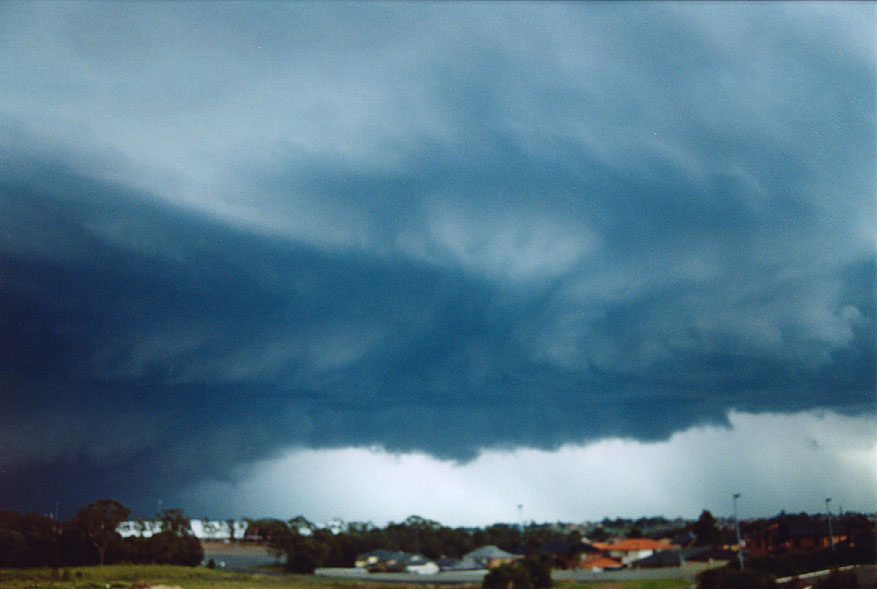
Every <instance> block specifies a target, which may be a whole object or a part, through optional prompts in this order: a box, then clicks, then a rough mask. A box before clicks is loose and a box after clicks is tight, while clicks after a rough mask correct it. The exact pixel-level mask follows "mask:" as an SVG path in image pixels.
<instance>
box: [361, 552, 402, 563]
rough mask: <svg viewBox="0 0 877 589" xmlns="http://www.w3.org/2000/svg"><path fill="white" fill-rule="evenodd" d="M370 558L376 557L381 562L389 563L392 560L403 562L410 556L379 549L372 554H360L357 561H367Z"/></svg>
mask: <svg viewBox="0 0 877 589" xmlns="http://www.w3.org/2000/svg"><path fill="white" fill-rule="evenodd" d="M370 556H374V557H376V558H377V559H378V560H380V561H384V562H387V561H391V560H395V561H401V560H402V559H404V558H405V557H406V556H409V555H408V554H406V553H404V552H393V551H392V550H383V549H378V550H372V551H371V552H366V553H364V554H360V555H359V556H357V557H356V559H357V560H366V559H368V558H369V557H370Z"/></svg>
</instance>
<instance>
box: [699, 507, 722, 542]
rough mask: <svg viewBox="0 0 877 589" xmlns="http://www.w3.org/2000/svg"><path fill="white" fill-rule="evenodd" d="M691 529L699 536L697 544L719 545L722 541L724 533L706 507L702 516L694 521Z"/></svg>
mask: <svg viewBox="0 0 877 589" xmlns="http://www.w3.org/2000/svg"><path fill="white" fill-rule="evenodd" d="M691 531H692V532H694V535H695V536H697V539H696V540H695V541H694V545H695V546H717V545H718V544H720V543H721V541H722V533H721V532H720V531H719V527H718V526H717V525H716V518H714V517H713V514H711V513H710V512H709V511H707V510H706V509H704V510H703V512H702V513H701V514H700V517H699V518H697V521H696V522H694V525H693V526H692V527H691Z"/></svg>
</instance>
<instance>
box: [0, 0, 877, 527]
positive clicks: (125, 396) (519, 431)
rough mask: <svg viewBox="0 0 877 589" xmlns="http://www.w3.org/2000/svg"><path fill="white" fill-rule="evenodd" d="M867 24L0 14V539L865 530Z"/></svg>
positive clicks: (530, 16) (322, 7)
mask: <svg viewBox="0 0 877 589" xmlns="http://www.w3.org/2000/svg"><path fill="white" fill-rule="evenodd" d="M875 26H877V5H875V4H873V3H843V2H832V3H819V2H811V3H709V2H704V3H697V2H678V3H677V2H651V3H395V2H387V3H383V2H377V3H365V2H308V3H292V2H290V3H283V2H280V3H274V2H245V3H236V2H225V3H189V2H180V3H178V2H162V3H152V2H144V3H124V4H122V3H119V4H115V3H93V2H27V3H5V4H3V5H2V6H0V351H2V355H0V509H20V510H23V511H37V512H42V513H47V512H51V511H53V510H54V506H55V505H56V502H59V503H60V505H61V513H62V515H63V516H66V517H69V516H70V515H72V513H73V511H75V509H76V508H77V507H79V506H81V505H84V504H85V503H87V502H90V501H93V500H95V499H97V498H100V497H114V498H116V499H119V500H120V501H122V502H123V503H125V504H127V505H129V506H130V507H132V509H133V510H134V512H135V513H138V514H141V515H151V514H152V513H153V512H154V511H155V509H156V505H157V504H158V501H159V500H161V501H162V504H163V505H164V506H165V507H181V508H183V509H184V510H185V511H186V512H187V513H188V514H189V515H190V516H192V517H203V516H208V517H233V516H242V515H246V516H254V517H259V516H275V517H291V516H294V515H297V514H303V515H305V516H306V517H308V518H309V519H312V520H315V521H326V520H328V519H331V518H333V517H341V518H343V519H345V520H363V521H364V520H371V521H373V522H375V523H386V522H387V521H390V520H394V521H400V520H403V519H404V518H405V517H407V516H408V515H411V514H418V515H421V516H424V517H429V518H431V519H436V520H438V521H440V522H442V523H445V524H448V525H468V524H479V525H480V524H488V523H491V522H494V521H515V520H516V518H517V505H518V504H523V505H524V506H525V518H526V519H532V520H535V521H556V520H563V521H582V520H586V519H600V518H602V517H604V516H610V517H613V516H616V515H620V516H625V517H638V516H642V515H659V514H663V515H665V516H668V517H672V516H676V515H682V516H685V517H692V518H693V517H696V516H697V515H698V514H699V513H700V511H701V510H702V509H710V510H711V511H713V513H715V514H729V513H730V509H731V507H730V502H731V500H730V497H731V494H732V493H734V492H740V493H742V498H741V513H742V514H743V515H744V516H759V515H772V514H775V513H777V512H779V511H780V510H783V509H784V510H786V511H789V512H797V511H808V512H815V511H819V510H820V509H821V508H823V507H824V503H823V502H824V499H825V497H829V496H830V497H832V498H833V500H834V501H835V502H836V504H839V505H843V506H844V507H845V508H848V509H851V510H858V511H874V510H875V509H877V397H875V388H877V385H875V382H877V353H875V316H877V299H875V292H877V288H875V287H877V251H875V235H877V232H875V229H877V206H875V203H877V177H875V176H877V170H875V149H877V140H875V121H877V82H875V81H877V58H875V55H877V41H875V35H874V30H875Z"/></svg>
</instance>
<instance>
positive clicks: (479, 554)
mask: <svg viewBox="0 0 877 589" xmlns="http://www.w3.org/2000/svg"><path fill="white" fill-rule="evenodd" d="M514 557H515V555H514V554H512V553H511V552H506V551H505V550H500V549H499V548H497V547H496V546H492V545H489V546H482V547H481V548H478V549H476V550H473V551H472V552H468V553H466V554H464V555H463V558H474V559H476V560H484V559H490V558H514Z"/></svg>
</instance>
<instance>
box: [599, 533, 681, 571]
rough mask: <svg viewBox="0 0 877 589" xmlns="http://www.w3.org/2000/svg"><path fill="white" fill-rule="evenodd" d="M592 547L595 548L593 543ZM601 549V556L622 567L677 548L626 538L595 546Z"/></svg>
mask: <svg viewBox="0 0 877 589" xmlns="http://www.w3.org/2000/svg"><path fill="white" fill-rule="evenodd" d="M594 546H597V544H596V543H595V544H594ZM597 547H598V548H602V549H603V554H604V555H606V556H608V557H609V558H611V559H614V560H618V561H620V562H621V564H623V565H629V564H631V563H633V562H636V561H637V560H642V559H644V558H647V557H649V556H652V555H653V554H655V553H656V552H661V551H663V550H672V549H673V548H677V546H674V545H673V544H668V543H666V542H660V541H658V540H651V539H649V538H627V539H626V540H619V541H617V542H613V543H611V544H601V545H599V546H597Z"/></svg>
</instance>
